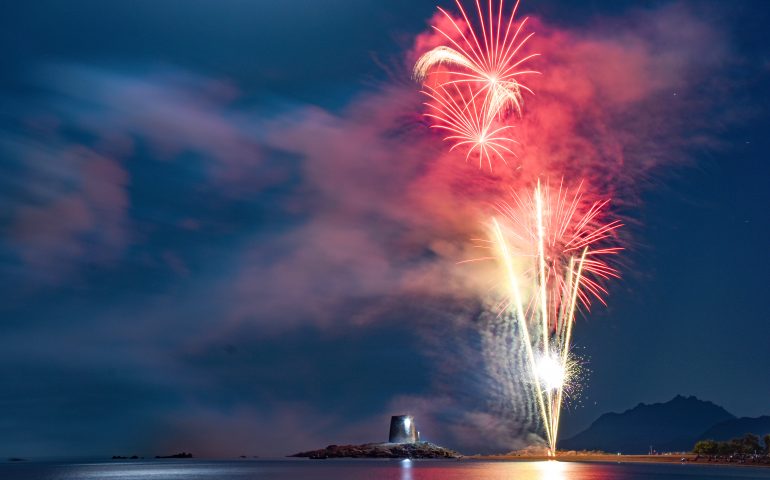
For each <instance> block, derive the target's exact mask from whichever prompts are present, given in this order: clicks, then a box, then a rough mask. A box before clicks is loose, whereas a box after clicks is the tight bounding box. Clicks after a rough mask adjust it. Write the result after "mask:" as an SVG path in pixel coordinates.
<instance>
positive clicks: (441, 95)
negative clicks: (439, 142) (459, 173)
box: [425, 85, 516, 170]
mask: <svg viewBox="0 0 770 480" xmlns="http://www.w3.org/2000/svg"><path fill="white" fill-rule="evenodd" d="M468 90H470V87H469V88H468ZM469 93H470V91H469ZM425 94H426V95H428V96H429V97H430V99H431V100H432V101H431V102H427V103H426V105H427V106H428V107H429V108H430V110H431V111H430V113H426V114H425V115H426V116H427V117H431V118H433V119H434V120H436V124H435V125H431V128H437V129H442V130H445V131H447V132H448V133H449V135H447V136H446V137H444V140H449V141H453V142H454V145H453V146H452V148H451V149H450V151H451V150H454V149H455V148H458V147H463V146H469V147H470V148H468V152H467V154H466V155H465V160H466V161H467V160H468V159H469V158H470V157H471V155H473V154H474V152H477V153H478V155H479V167H481V166H482V163H483V161H484V160H485V159H486V161H487V163H488V164H489V169H490V170H491V169H492V158H493V157H497V158H499V159H500V160H502V161H503V163H507V162H506V160H505V154H506V153H508V154H511V155H515V154H514V153H513V150H511V149H510V148H509V147H508V145H510V144H511V143H516V141H515V140H513V139H512V138H510V137H508V136H507V135H506V133H507V130H508V129H510V128H513V127H512V126H510V125H500V126H496V125H495V124H494V123H492V122H490V121H489V120H488V118H487V117H488V108H489V107H488V105H486V104H482V105H477V104H476V102H473V101H468V100H467V97H465V96H464V95H463V91H462V90H461V89H460V88H459V87H458V86H457V85H453V86H452V87H450V88H449V89H448V88H447V87H443V86H442V87H438V88H432V87H429V86H426V90H425Z"/></svg>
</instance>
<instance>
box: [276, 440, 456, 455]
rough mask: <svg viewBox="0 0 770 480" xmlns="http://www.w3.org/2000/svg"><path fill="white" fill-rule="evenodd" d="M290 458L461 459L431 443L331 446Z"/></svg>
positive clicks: (446, 449) (452, 451) (448, 450)
mask: <svg viewBox="0 0 770 480" xmlns="http://www.w3.org/2000/svg"><path fill="white" fill-rule="evenodd" d="M290 457H302V458H312V459H326V458H460V457H462V455H461V454H460V453H458V452H455V451H454V450H450V449H448V448H444V447H441V446H438V445H435V444H433V443H430V442H415V443H366V444H363V445H329V446H328V447H326V448H322V449H320V450H311V451H309V452H300V453H295V454H294V455H290Z"/></svg>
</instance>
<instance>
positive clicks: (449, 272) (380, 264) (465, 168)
mask: <svg viewBox="0 0 770 480" xmlns="http://www.w3.org/2000/svg"><path fill="white" fill-rule="evenodd" d="M445 21H446V20H445V19H444V18H443V16H440V15H437V16H436V17H434V19H433V22H445ZM674 26H678V27H677V28H673V27H674ZM528 29H529V30H530V31H534V32H536V35H535V37H533V39H532V41H531V43H530V44H529V46H528V47H527V48H528V49H529V50H528V51H527V52H525V53H524V54H527V53H530V52H532V51H537V52H541V53H542V54H543V55H542V57H539V58H537V59H535V60H532V66H533V67H534V68H536V69H538V70H539V71H540V72H542V74H541V75H535V76H531V77H528V81H527V85H528V86H530V87H531V88H532V89H533V90H534V91H535V95H534V96H532V95H529V94H526V96H525V111H524V113H523V116H522V117H521V118H514V119H512V120H513V121H514V123H515V124H516V129H515V135H516V137H517V139H518V140H519V141H520V142H521V146H520V147H519V148H518V149H517V153H518V157H517V158H513V159H511V161H510V164H509V165H508V166H505V165H502V164H498V165H496V167H495V169H494V171H493V172H491V173H490V172H489V171H488V170H484V169H479V168H478V167H477V166H475V165H474V164H473V162H471V163H465V162H464V161H463V158H464V153H463V152H455V153H449V152H448V148H449V145H448V144H446V143H443V142H442V141H441V135H436V134H434V133H433V132H432V131H430V130H429V129H428V128H427V126H426V125H425V122H424V121H423V119H422V118H421V117H420V112H422V111H423V110H424V108H423V107H422V106H421V105H420V101H421V100H420V97H419V96H417V95H416V93H415V92H416V91H417V90H418V89H419V86H417V85H411V86H394V87H385V88H382V89H381V90H379V91H377V92H374V93H369V94H365V95H362V96H360V97H358V98H356V99H355V100H354V101H353V102H351V104H350V105H348V106H347V108H346V109H344V110H343V111H342V112H340V113H338V114H333V113H330V112H325V111H323V110H320V109H318V108H315V107H298V108H296V109H294V110H292V111H290V112H288V113H285V114H284V115H281V116H280V117H277V118H271V119H267V120H265V121H264V122H263V123H261V124H260V130H261V131H263V132H264V139H265V140H264V141H265V143H266V145H267V146H268V147H269V148H271V149H275V150H279V151H286V152H290V153H292V154H294V155H297V156H299V157H301V158H302V159H303V162H302V164H301V168H302V179H303V181H302V186H301V187H300V188H299V190H298V192H297V198H296V199H295V200H294V203H293V205H292V208H295V209H297V211H301V212H305V213H306V214H307V222H305V223H304V224H302V225H301V226H300V227H298V228H296V229H294V230H291V231H289V232H288V233H285V234H282V235H280V236H279V237H277V238H276V239H275V243H274V244H271V246H270V247H269V248H266V247H265V246H264V245H260V246H256V247H255V248H254V251H253V252H252V253H251V254H249V255H248V256H247V257H246V261H245V262H243V264H242V268H240V269H239V270H240V275H239V276H238V280H237V287H236V292H238V293H237V295H236V296H237V297H238V298H239V300H238V301H236V304H237V305H239V308H238V312H237V314H235V317H239V318H247V317H251V318H260V316H261V315H262V316H266V317H270V316H272V315H274V314H276V313H279V312H282V311H284V312H285V311H292V312H302V315H301V316H302V317H303V318H304V319H306V320H307V319H309V320H310V321H316V322H318V323H323V324H328V323H333V322H335V321H337V322H339V321H342V322H343V323H344V321H343V320H342V319H339V318H336V317H335V313H334V312H335V310H334V309H333V308H332V307H333V306H334V305H338V304H340V303H343V302H345V301H347V300H350V299H355V298H366V297H372V298H376V297H391V296H395V298H398V297H399V296H404V295H408V294H409V293H410V292H419V294H421V295H425V296H428V297H431V296H433V297H436V298H441V297H451V298H464V299H469V298H480V297H483V296H484V295H486V294H487V293H488V291H489V285H488V282H484V280H483V277H484V275H483V274H482V275H479V273H480V272H481V273H483V272H485V270H481V271H479V270H478V268H479V267H478V266H473V267H467V266H458V265H457V262H459V261H462V260H467V259H469V258H476V257H478V256H480V255H481V254H479V252H478V251H474V250H472V249H471V246H470V243H471V242H470V239H471V238H474V237H478V236H480V235H482V234H483V228H484V222H485V221H486V220H487V219H488V218H489V216H490V214H491V213H490V212H491V204H492V202H494V201H495V200H498V199H501V198H508V197H507V196H508V195H509V192H510V190H511V189H519V188H522V187H526V186H528V185H531V184H532V183H533V182H534V181H535V179H537V178H541V179H550V180H551V181H553V182H559V181H561V179H562V178H564V179H565V182H566V183H568V184H575V183H577V182H578V181H580V180H582V181H584V182H585V184H586V186H585V188H586V189H587V190H588V192H590V193H591V194H592V195H595V196H597V197H605V196H613V197H614V200H615V202H616V203H621V204H622V203H633V202H635V201H636V199H637V197H638V195H639V193H640V192H641V191H642V189H643V183H645V182H649V181H652V180H651V179H654V178H656V177H658V176H660V175H661V174H662V172H664V171H665V169H666V168H667V167H670V166H677V165H681V164H684V163H686V162H687V161H688V157H687V155H686V150H687V148H691V147H692V146H694V145H699V144H703V142H704V140H705V141H706V142H708V135H701V136H695V135H693V134H692V133H691V131H690V130H688V128H692V127H694V126H695V124H697V126H700V122H699V121H693V122H691V123H692V125H689V126H685V125H683V124H682V122H680V121H679V120H677V119H678V118H680V117H681V116H683V115H686V116H688V117H691V116H696V117H697V118H701V117H703V116H705V112H708V111H709V109H711V108H713V107H714V106H715V104H712V103H709V102H705V103H704V102H703V101H701V100H702V99H697V98H696V99H693V98H692V95H689V94H688V93H687V90H688V89H692V88H694V85H696V84H697V82H699V81H701V80H702V79H703V78H709V74H710V75H711V76H713V73H714V71H715V70H716V69H718V68H719V67H720V66H721V65H722V64H723V63H724V62H725V57H726V51H727V50H726V48H725V47H724V46H723V45H722V40H721V37H720V35H719V34H718V32H716V31H714V29H713V28H712V27H710V26H709V25H707V24H705V23H704V22H702V21H700V20H698V19H697V16H696V15H694V14H693V13H691V12H689V11H687V10H686V9H683V8H681V7H677V6H674V7H668V8H664V9H661V10H651V11H639V12H636V13H635V15H634V17H633V18H632V19H631V20H628V19H614V20H613V19H609V20H605V21H604V23H603V28H596V29H594V30H589V31H585V30H568V29H563V28H557V27H553V26H550V25H548V24H546V23H545V22H543V21H541V20H539V19H531V20H530V23H529V27H528ZM441 43H443V37H440V36H439V35H438V34H437V33H435V32H427V33H425V34H423V35H420V36H419V37H418V38H417V40H416V43H415V48H414V49H413V51H411V52H410V53H409V54H408V55H407V57H408V61H412V60H413V59H414V58H415V57H416V56H417V55H419V54H420V53H422V51H424V50H425V49H427V48H430V47H433V46H436V45H438V44H441ZM704 51H707V52H710V53H711V57H710V58H709V60H707V61H706V60H704V59H703V55H702V53H703V52H704ZM675 93H678V95H674V94H675ZM712 100H714V101H718V99H712ZM695 128H697V127H695ZM702 132H703V131H701V133H702ZM699 142H700V143H699ZM276 251H280V253H279V254H275V252H276ZM268 252H269V253H268ZM481 268H485V267H481Z"/></svg>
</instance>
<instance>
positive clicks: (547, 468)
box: [527, 460, 567, 480]
mask: <svg viewBox="0 0 770 480" xmlns="http://www.w3.org/2000/svg"><path fill="white" fill-rule="evenodd" d="M534 465H535V468H536V471H537V473H538V474H539V475H538V476H537V478H536V479H535V478H533V479H532V480H567V464H566V463H562V462H557V461H556V460H548V461H545V462H537V463H535V464H534ZM527 480H529V479H527Z"/></svg>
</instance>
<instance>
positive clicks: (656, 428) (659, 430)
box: [559, 395, 746, 454]
mask: <svg viewBox="0 0 770 480" xmlns="http://www.w3.org/2000/svg"><path fill="white" fill-rule="evenodd" d="M733 420H735V416H734V415H732V414H731V413H730V412H728V411H727V410H725V409H724V408H722V407H720V406H718V405H715V404H714V403H711V402H706V401H703V400H699V399H697V398H695V397H683V396H681V395H677V396H676V397H674V398H673V399H672V400H669V401H668V402H666V403H654V404H651V405H646V404H644V403H640V404H639V405H637V406H636V407H634V408H632V409H630V410H626V411H625V412H623V413H605V414H604V415H602V416H601V417H599V418H598V419H597V420H596V421H595V422H593V423H592V424H591V426H590V427H588V428H587V429H586V430H584V431H582V432H581V433H578V434H577V435H575V436H574V437H572V438H568V439H566V440H563V441H561V442H559V448H560V449H562V450H603V451H605V452H611V453H614V452H619V453H625V454H643V453H647V452H649V450H650V447H652V448H653V449H654V450H656V451H659V452H672V451H690V450H691V449H692V447H693V445H694V444H695V442H696V441H697V440H699V439H700V438H702V437H700V435H701V434H702V433H703V432H706V431H708V430H709V429H710V428H711V427H712V426H715V425H717V424H721V423H722V422H729V421H733ZM743 433H746V432H741V435H742V434H743Z"/></svg>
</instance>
